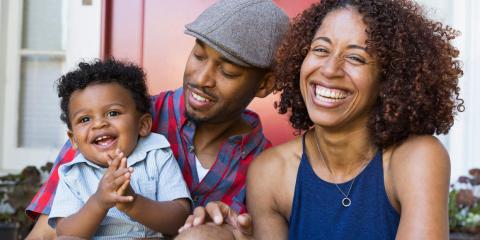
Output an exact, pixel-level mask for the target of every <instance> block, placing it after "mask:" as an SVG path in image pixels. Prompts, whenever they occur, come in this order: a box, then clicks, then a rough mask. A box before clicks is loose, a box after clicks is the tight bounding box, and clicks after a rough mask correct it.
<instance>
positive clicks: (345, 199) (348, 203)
mask: <svg viewBox="0 0 480 240" xmlns="http://www.w3.org/2000/svg"><path fill="white" fill-rule="evenodd" d="M350 204H352V200H350V198H348V197H344V198H343V199H342V205H343V206H344V207H348V206H350Z"/></svg>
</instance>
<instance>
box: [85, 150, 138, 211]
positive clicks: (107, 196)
mask: <svg viewBox="0 0 480 240" xmlns="http://www.w3.org/2000/svg"><path fill="white" fill-rule="evenodd" d="M115 153H116V156H115V157H114V158H113V159H112V161H110V162H109V166H108V168H107V171H106V172H105V174H104V175H103V177H102V179H101V180H100V183H99V184H98V188H97V191H96V192H95V194H94V195H93V197H94V198H95V200H96V201H97V203H98V204H99V206H100V207H101V208H103V209H106V210H108V209H110V208H111V207H113V206H115V204H117V203H129V202H133V200H134V197H133V196H128V195H121V194H118V193H117V191H118V190H119V189H121V188H122V187H123V188H125V185H126V184H127V185H128V186H129V185H130V184H129V182H130V176H131V169H128V168H126V166H127V158H125V157H124V155H123V153H121V152H120V151H119V150H117V151H116V152H115Z"/></svg>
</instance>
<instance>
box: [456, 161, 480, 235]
mask: <svg viewBox="0 0 480 240" xmlns="http://www.w3.org/2000/svg"><path fill="white" fill-rule="evenodd" d="M469 174H470V176H462V177H460V178H459V179H458V181H457V182H456V183H454V184H452V185H451V188H450V194H449V203H448V214H449V221H450V231H452V232H465V233H472V234H479V233H480V169H471V170H470V171H469Z"/></svg>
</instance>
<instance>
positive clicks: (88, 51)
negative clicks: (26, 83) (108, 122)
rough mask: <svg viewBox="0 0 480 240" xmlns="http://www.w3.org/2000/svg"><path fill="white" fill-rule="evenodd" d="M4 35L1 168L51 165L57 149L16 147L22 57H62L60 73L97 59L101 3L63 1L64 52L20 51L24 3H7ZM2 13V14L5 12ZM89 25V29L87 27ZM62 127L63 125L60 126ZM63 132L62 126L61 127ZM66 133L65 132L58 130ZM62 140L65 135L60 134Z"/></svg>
mask: <svg viewBox="0 0 480 240" xmlns="http://www.w3.org/2000/svg"><path fill="white" fill-rule="evenodd" d="M7 2H8V4H7V8H8V11H6V12H7V15H8V16H7V19H8V20H7V22H8V25H7V36H6V41H5V44H6V57H5V64H6V65H5V77H6V79H5V96H1V97H3V98H4V116H3V136H2V139H3V149H2V150H3V153H2V154H0V169H1V170H2V171H8V172H15V171H18V170H21V169H23V168H24V167H26V166H29V165H34V166H41V165H43V164H45V163H46V162H48V161H51V162H53V161H54V160H55V158H56V156H57V154H58V153H59V148H53V147H45V148H27V147H19V146H18V142H19V141H18V140H19V139H18V138H19V134H18V129H19V104H20V98H19V94H20V85H21V79H20V70H21V69H20V68H21V65H20V64H21V57H22V55H36V54H42V55H44V54H48V55H52V56H59V55H60V56H64V57H65V64H64V66H63V69H62V70H63V71H62V72H65V71H69V70H71V69H73V68H75V65H76V64H77V62H79V61H81V60H90V59H92V58H99V57H100V37H101V34H100V29H101V0H93V1H92V3H91V4H90V5H88V6H84V5H83V1H68V0H65V1H64V5H65V11H66V17H67V18H68V19H66V22H67V24H68V26H67V29H66V31H67V32H66V33H65V34H66V50H65V52H63V51H49V52H44V51H22V50H21V37H22V31H21V30H22V18H23V17H22V16H23V0H7ZM4 12H5V11H4ZM86 25H88V26H86ZM62 127H64V126H62ZM64 129H65V127H64ZM61 132H63V133H65V132H64V131H61ZM62 135H63V136H64V137H65V139H67V138H66V134H62Z"/></svg>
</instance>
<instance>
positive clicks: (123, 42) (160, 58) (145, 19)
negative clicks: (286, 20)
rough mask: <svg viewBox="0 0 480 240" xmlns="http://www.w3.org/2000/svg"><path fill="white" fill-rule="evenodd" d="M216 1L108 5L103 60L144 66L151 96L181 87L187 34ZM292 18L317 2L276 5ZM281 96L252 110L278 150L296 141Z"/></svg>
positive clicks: (141, 0)
mask: <svg viewBox="0 0 480 240" xmlns="http://www.w3.org/2000/svg"><path fill="white" fill-rule="evenodd" d="M214 2H216V1H215V0H188V1H186V0H182V1H178V0H161V1H159V0H133V1H132V0H115V1H114V0H105V1H104V2H103V27H102V29H103V32H102V57H106V56H114V57H116V58H117V59H127V60H129V61H133V62H136V63H138V64H139V65H141V66H143V68H144V69H145V72H146V73H147V81H148V85H149V89H150V93H151V94H156V93H158V92H160V91H164V90H169V89H176V88H178V87H180V86H181V85H182V76H183V71H184V68H185V63H186V60H187V57H188V55H189V52H190V50H191V47H193V44H194V39H193V38H192V37H191V36H187V35H185V34H184V33H183V31H184V27H183V26H184V25H185V24H187V23H189V22H191V21H193V20H194V19H195V18H196V17H197V16H198V15H199V14H200V13H201V12H202V11H203V10H204V9H205V8H207V7H208V6H210V5H211V4H213V3H214ZM274 2H275V3H277V4H278V5H279V6H280V7H282V8H283V9H284V10H285V12H287V14H288V15H289V16H290V17H292V16H295V15H296V14H297V13H299V12H301V11H302V10H303V9H305V8H306V7H308V6H309V5H310V4H311V3H313V2H317V1H314V0H296V1H292V0H276V1H274ZM278 97H279V94H277V95H271V96H269V97H267V98H265V99H254V101H253V102H252V104H250V106H249V109H252V110H254V111H255V112H257V113H259V115H260V118H261V120H262V124H263V128H264V132H265V135H266V136H267V138H268V139H270V140H271V141H272V143H273V144H274V145H276V144H279V143H282V142H285V141H287V140H289V139H291V138H292V137H293V133H294V130H293V129H292V128H291V127H290V125H289V123H288V116H286V115H279V114H278V113H276V111H275V109H274V107H273V104H274V102H275V100H276V99H277V98H278Z"/></svg>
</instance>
